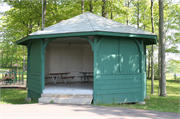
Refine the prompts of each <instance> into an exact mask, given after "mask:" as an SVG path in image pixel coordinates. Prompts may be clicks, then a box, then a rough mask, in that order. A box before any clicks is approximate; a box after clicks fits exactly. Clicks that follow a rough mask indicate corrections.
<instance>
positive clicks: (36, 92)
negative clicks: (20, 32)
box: [27, 40, 44, 99]
mask: <svg viewBox="0 0 180 119" xmlns="http://www.w3.org/2000/svg"><path fill="white" fill-rule="evenodd" d="M42 42H43V41H42V40H37V41H34V42H32V43H31V45H30V47H29V48H28V50H29V51H28V55H29V56H28V72H27V77H28V82H27V85H28V97H30V98H34V99H38V98H39V97H40V95H41V93H42V88H43V85H42V84H43V83H42V82H43V80H44V79H43V77H42V71H41V69H42V54H43V53H42Z"/></svg>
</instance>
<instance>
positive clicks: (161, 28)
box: [159, 0, 167, 97]
mask: <svg viewBox="0 0 180 119" xmlns="http://www.w3.org/2000/svg"><path fill="white" fill-rule="evenodd" d="M159 40H160V41H161V88H160V96H163V97H165V96H167V93H166V61H165V38H164V13H163V0H159Z"/></svg>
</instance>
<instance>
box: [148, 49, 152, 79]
mask: <svg viewBox="0 0 180 119" xmlns="http://www.w3.org/2000/svg"><path fill="white" fill-rule="evenodd" d="M150 66H151V53H150V49H149V51H148V74H147V78H148V79H149V78H150V76H149V74H150Z"/></svg>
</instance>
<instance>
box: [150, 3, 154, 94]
mask: <svg viewBox="0 0 180 119" xmlns="http://www.w3.org/2000/svg"><path fill="white" fill-rule="evenodd" d="M153 2H154V0H151V26H152V33H154V18H153ZM153 52H154V47H153V45H152V52H151V94H154V63H153V61H154V60H153Z"/></svg>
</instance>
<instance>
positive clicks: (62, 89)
mask: <svg viewBox="0 0 180 119" xmlns="http://www.w3.org/2000/svg"><path fill="white" fill-rule="evenodd" d="M43 94H93V81H89V82H83V83H81V82H75V83H72V82H67V83H66V85H64V84H63V82H57V84H56V85H55V84H53V82H48V83H46V84H45V88H44V90H43Z"/></svg>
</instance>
